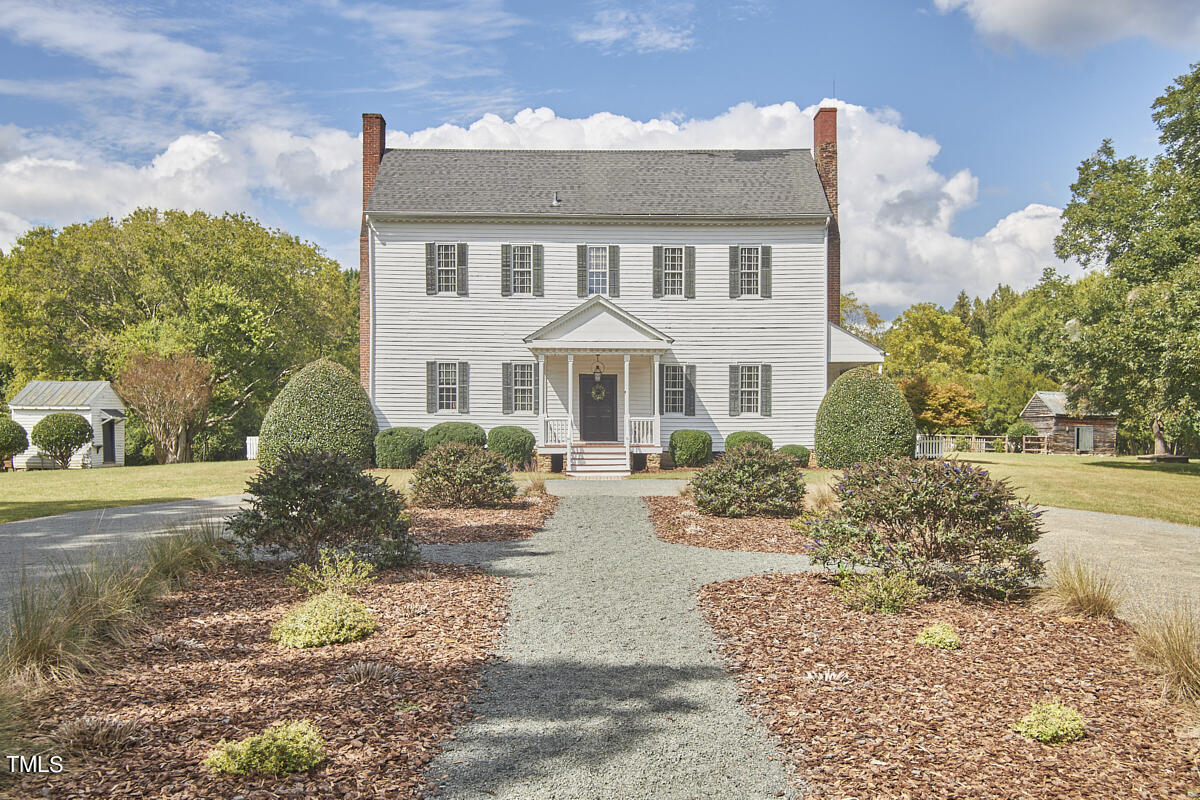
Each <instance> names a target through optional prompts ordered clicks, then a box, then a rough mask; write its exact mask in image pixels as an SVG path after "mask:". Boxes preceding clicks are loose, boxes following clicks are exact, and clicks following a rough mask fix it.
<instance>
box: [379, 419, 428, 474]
mask: <svg viewBox="0 0 1200 800" xmlns="http://www.w3.org/2000/svg"><path fill="white" fill-rule="evenodd" d="M423 455H425V431H423V430H422V429H420V428H388V429H387V430H386V431H380V432H379V434H378V435H376V437H375V465H376V466H377V467H380V468H382V469H412V468H413V467H415V466H416V465H417V461H419V460H420V458H421V456H423Z"/></svg>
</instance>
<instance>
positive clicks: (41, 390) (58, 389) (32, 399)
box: [8, 381, 109, 408]
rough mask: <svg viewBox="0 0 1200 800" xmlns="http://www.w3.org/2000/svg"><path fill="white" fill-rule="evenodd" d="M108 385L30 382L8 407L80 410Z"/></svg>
mask: <svg viewBox="0 0 1200 800" xmlns="http://www.w3.org/2000/svg"><path fill="white" fill-rule="evenodd" d="M108 385H109V383H108V381H30V382H29V383H27V384H25V387H24V388H23V389H21V391H19V392H17V394H16V396H15V397H13V399H12V400H9V401H8V406H9V408H81V407H84V406H87V405H89V403H90V401H91V399H92V398H93V397H95V396H96V394H97V393H98V392H100V391H101V390H102V389H105V388H107V387H108Z"/></svg>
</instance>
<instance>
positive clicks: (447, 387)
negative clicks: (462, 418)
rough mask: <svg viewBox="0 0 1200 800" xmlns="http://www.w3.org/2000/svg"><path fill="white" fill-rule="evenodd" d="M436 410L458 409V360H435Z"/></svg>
mask: <svg viewBox="0 0 1200 800" xmlns="http://www.w3.org/2000/svg"><path fill="white" fill-rule="evenodd" d="M437 410H438V411H457V410H458V362H457V361H439V362H437Z"/></svg>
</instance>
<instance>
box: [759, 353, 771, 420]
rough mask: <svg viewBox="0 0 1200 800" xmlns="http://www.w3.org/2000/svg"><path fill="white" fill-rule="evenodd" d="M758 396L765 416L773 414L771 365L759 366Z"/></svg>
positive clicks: (760, 411) (760, 409)
mask: <svg viewBox="0 0 1200 800" xmlns="http://www.w3.org/2000/svg"><path fill="white" fill-rule="evenodd" d="M758 381H759V383H758V386H759V390H758V397H759V406H758V409H759V413H761V414H762V415H763V416H764V417H769V416H771V365H770V364H763V365H761V366H760V367H759V368H758Z"/></svg>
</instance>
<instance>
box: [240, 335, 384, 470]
mask: <svg viewBox="0 0 1200 800" xmlns="http://www.w3.org/2000/svg"><path fill="white" fill-rule="evenodd" d="M378 432H379V424H378V423H377V422H376V421H375V412H374V411H373V410H372V409H371V401H370V400H369V399H367V393H366V392H365V391H363V388H362V386H361V385H360V384H359V382H358V378H356V377H354V374H353V373H351V372H350V370H348V369H346V368H345V367H343V366H342V365H341V364H335V363H333V362H332V361H327V360H324V359H322V360H320V361H314V362H313V363H311V364H309V365H308V366H307V367H305V368H304V369H302V370H300V371H299V372H297V373H296V375H295V376H294V377H293V378H292V379H291V380H290V381H288V384H287V386H285V387H283V391H281V392H280V393H279V396H278V397H276V398H275V402H273V403H271V407H270V408H269V409H268V410H267V414H266V416H265V417H263V423H262V429H261V430H260V431H259V434H258V463H259V466H261V467H262V468H263V469H271V468H272V467H273V466H275V463H276V462H277V461H278V460H279V457H280V455H281V454H282V453H283V451H284V450H292V451H296V452H300V451H306V452H324V453H338V454H341V455H344V456H346V457H347V458H349V459H350V460H352V461H354V462H356V463H357V464H359V465H360V466H364V467H365V466H368V465H369V464H370V463H371V460H372V458H373V457H374V451H375V434H377V433H378Z"/></svg>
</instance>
